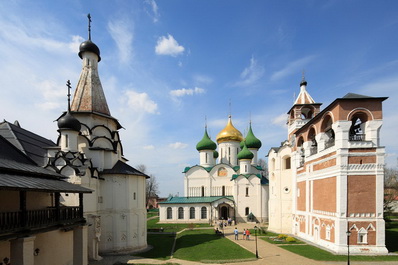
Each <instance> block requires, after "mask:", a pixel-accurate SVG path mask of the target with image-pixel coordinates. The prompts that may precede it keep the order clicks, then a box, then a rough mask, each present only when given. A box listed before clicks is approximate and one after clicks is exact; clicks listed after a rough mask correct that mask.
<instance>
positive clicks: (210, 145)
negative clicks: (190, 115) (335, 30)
mask: <svg viewBox="0 0 398 265" xmlns="http://www.w3.org/2000/svg"><path fill="white" fill-rule="evenodd" d="M216 148H217V145H216V143H215V142H213V141H212V140H211V139H210V137H209V135H208V134H207V129H205V135H203V138H202V140H200V142H199V143H198V144H197V145H196V149H197V150H198V151H203V150H216Z"/></svg>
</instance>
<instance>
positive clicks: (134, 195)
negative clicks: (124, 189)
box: [133, 192, 137, 200]
mask: <svg viewBox="0 0 398 265" xmlns="http://www.w3.org/2000/svg"><path fill="white" fill-rule="evenodd" d="M133 197H134V200H135V199H136V197H137V196H136V193H135V192H134V194H133Z"/></svg>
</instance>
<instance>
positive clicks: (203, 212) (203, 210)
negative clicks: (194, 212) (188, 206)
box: [200, 206, 207, 219]
mask: <svg viewBox="0 0 398 265" xmlns="http://www.w3.org/2000/svg"><path fill="white" fill-rule="evenodd" d="M200 212H201V215H200V217H201V218H202V219H207V209H206V207H204V206H203V207H202V209H201V211H200Z"/></svg>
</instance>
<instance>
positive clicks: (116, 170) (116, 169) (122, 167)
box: [102, 160, 149, 178]
mask: <svg viewBox="0 0 398 265" xmlns="http://www.w3.org/2000/svg"><path fill="white" fill-rule="evenodd" d="M102 174H122V175H138V176H144V177H146V178H149V176H148V175H146V174H144V173H142V172H141V171H138V170H137V169H135V168H133V167H132V166H130V165H128V164H126V163H124V162H123V161H121V160H118V161H117V162H116V164H115V165H114V166H113V168H111V169H104V171H102Z"/></svg>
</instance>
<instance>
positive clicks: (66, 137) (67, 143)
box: [65, 134, 69, 147]
mask: <svg viewBox="0 0 398 265" xmlns="http://www.w3.org/2000/svg"><path fill="white" fill-rule="evenodd" d="M68 146H69V138H68V135H67V134H65V147H68Z"/></svg>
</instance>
